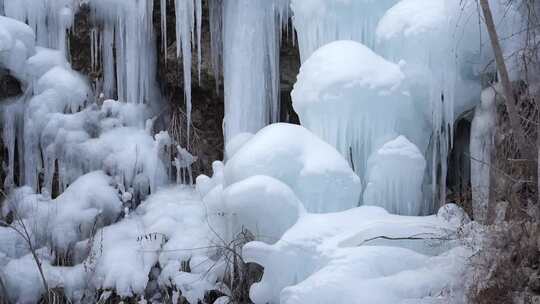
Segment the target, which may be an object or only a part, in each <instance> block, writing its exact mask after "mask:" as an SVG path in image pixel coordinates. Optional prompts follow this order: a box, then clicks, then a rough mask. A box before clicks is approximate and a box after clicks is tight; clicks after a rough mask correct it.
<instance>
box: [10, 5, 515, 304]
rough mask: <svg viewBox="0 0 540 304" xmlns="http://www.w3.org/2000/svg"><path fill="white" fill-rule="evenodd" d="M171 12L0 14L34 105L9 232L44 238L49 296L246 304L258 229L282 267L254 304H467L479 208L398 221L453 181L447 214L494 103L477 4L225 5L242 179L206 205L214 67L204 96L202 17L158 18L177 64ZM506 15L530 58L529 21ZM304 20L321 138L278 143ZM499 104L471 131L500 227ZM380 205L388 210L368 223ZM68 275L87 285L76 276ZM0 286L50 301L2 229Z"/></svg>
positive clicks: (213, 22) (476, 168)
mask: <svg viewBox="0 0 540 304" xmlns="http://www.w3.org/2000/svg"><path fill="white" fill-rule="evenodd" d="M154 2H156V0H154V1H144V0H133V1H125V0H84V1H82V2H81V1H77V0H53V1H51V0H0V12H1V13H2V14H3V15H5V16H0V67H1V68H2V69H3V70H6V71H7V72H8V73H9V74H11V75H13V76H14V77H16V78H17V79H18V80H19V81H20V82H21V84H22V89H23V94H21V95H20V96H17V97H14V98H11V99H9V100H3V101H2V103H1V105H0V118H1V121H0V123H1V128H2V133H1V136H2V142H3V144H4V145H5V147H6V151H7V159H6V161H5V168H7V170H5V172H6V179H5V180H4V181H3V182H4V185H5V187H4V188H5V189H7V190H8V191H9V192H10V195H9V197H8V199H7V200H6V201H5V203H2V205H1V206H2V210H1V216H0V218H1V219H4V218H8V215H9V217H13V218H14V222H13V223H12V226H13V228H16V229H20V228H22V227H23V226H24V227H27V228H28V229H29V236H30V241H31V242H32V244H33V246H34V247H35V249H36V254H37V257H38V258H39V260H40V261H41V262H42V265H43V268H44V275H45V277H46V280H47V281H48V283H49V287H51V288H55V287H61V288H63V290H64V291H65V294H66V296H67V297H68V298H69V299H70V300H71V301H72V302H75V303H77V302H80V301H81V299H82V298H83V297H92V296H94V295H95V294H96V291H98V290H101V296H102V297H103V298H102V299H105V300H106V298H107V297H109V296H111V294H112V292H114V293H116V294H117V295H119V296H120V297H139V298H140V299H141V301H146V300H150V299H145V296H146V295H147V294H154V295H155V294H159V290H165V289H168V290H173V293H172V298H173V301H174V299H176V300H178V299H179V297H180V294H181V296H183V297H184V298H186V299H187V301H188V302H190V303H198V302H199V301H201V300H203V299H204V297H205V293H206V292H207V291H208V290H218V291H220V292H222V293H223V294H224V296H223V297H220V298H219V299H218V300H217V302H215V303H226V302H227V301H228V300H229V299H232V298H233V296H234V295H233V294H232V293H231V292H232V291H231V290H229V289H228V288H227V287H225V285H224V284H223V283H224V282H225V283H226V282H228V281H230V279H231V278H232V277H234V276H235V275H236V274H235V273H234V270H231V267H230V260H231V259H230V256H228V253H227V252H228V250H227V249H226V248H227V246H230V242H233V241H236V240H235V238H236V237H237V236H238V234H239V233H243V232H245V231H249V232H250V233H251V235H252V236H253V237H254V239H255V240H256V241H255V242H251V243H248V244H247V245H246V246H244V247H243V248H242V250H241V252H242V257H243V258H244V259H246V261H251V262H255V263H258V264H260V265H262V266H263V267H264V275H263V278H262V280H261V281H260V282H259V283H256V284H254V285H253V286H252V288H251V293H250V296H251V300H253V301H254V302H255V303H298V304H299V303H311V302H324V303H326V302H336V301H337V302H344V303H345V302H346V303H365V302H368V303H372V302H373V303H374V302H376V303H397V302H415V301H422V302H426V301H427V302H430V301H432V302H435V301H440V300H441V299H440V297H446V296H448V294H447V293H446V292H447V291H451V292H450V295H449V296H450V297H452V296H456V294H454V291H455V293H457V296H459V293H460V290H462V289H461V288H462V286H460V284H461V283H462V282H461V281H460V277H461V271H462V269H463V266H464V265H465V261H466V258H467V257H468V256H469V255H470V254H471V252H470V250H469V249H468V248H466V247H462V246H461V244H460V243H458V242H456V241H455V240H454V238H455V234H456V230H457V229H458V227H462V226H463V225H467V218H466V216H465V215H464V214H463V213H464V212H463V210H461V209H460V208H458V207H456V206H453V205H445V206H444V207H443V208H442V209H441V210H440V211H439V212H438V214H437V215H436V216H435V215H432V216H425V217H418V216H402V215H397V214H406V215H417V214H427V213H433V212H434V211H435V210H434V208H430V206H423V205H422V204H423V203H424V201H425V200H426V197H425V196H426V195H425V194H426V193H422V189H425V187H424V186H426V185H427V184H429V183H431V184H432V185H433V186H434V187H435V186H436V184H437V183H438V184H439V185H441V186H442V188H441V192H442V193H441V194H440V197H442V198H444V185H445V181H444V178H445V175H446V167H445V164H446V153H447V151H448V149H449V148H450V147H449V146H448V145H449V143H450V142H451V139H452V132H453V122H454V119H455V117H457V115H459V114H460V113H461V112H463V111H464V110H466V109H468V108H472V107H474V106H475V104H476V103H478V96H479V94H480V82H479V75H480V74H481V73H482V71H480V68H481V67H482V66H483V65H484V64H486V63H488V62H489V60H490V57H491V54H490V53H489V52H488V51H485V50H484V49H487V48H484V47H483V46H484V44H483V43H478V36H479V35H480V34H481V31H483V29H480V28H481V27H479V26H477V25H478V24H479V20H478V15H477V13H476V8H475V7H474V5H475V3H474V1H473V0H467V1H455V0H430V1H422V0H401V1H397V0H378V1H373V0H357V1H354V0H347V1H341V0H339V1H338V0H291V1H290V2H289V1H288V0H275V1H267V0H209V1H208V13H209V19H210V20H209V21H210V35H211V53H212V67H213V69H214V75H215V78H216V80H217V81H218V83H217V85H218V88H219V80H220V72H221V70H223V77H224V90H225V118H224V135H225V141H226V149H225V150H226V151H225V160H224V161H225V163H224V162H221V161H215V162H214V163H213V166H212V167H213V168H212V169H213V175H212V176H211V177H209V176H205V175H201V176H199V177H197V178H196V184H195V185H194V186H193V185H191V184H192V181H193V176H192V172H191V168H190V167H191V165H192V164H193V163H194V162H195V161H196V158H195V157H194V156H192V155H191V154H190V153H189V148H190V147H189V145H190V139H189V135H190V130H189V128H190V126H191V121H190V119H191V118H190V112H191V80H192V75H191V74H192V62H194V61H195V60H193V58H194V55H193V54H195V53H196V54H197V60H196V61H197V67H198V74H199V75H197V76H199V78H200V67H201V35H202V20H203V18H202V14H203V5H202V3H203V2H202V0H175V1H174V5H170V4H172V2H173V1H170V2H169V1H167V0H160V2H159V4H160V6H161V10H160V11H159V18H160V20H159V22H160V28H161V31H162V35H161V37H162V39H163V40H162V41H161V42H160V43H159V44H158V43H156V41H155V35H154V32H153V31H154V24H153V17H154V16H153V13H154V12H153V4H154ZM428 2H429V3H428ZM490 3H491V4H492V8H493V12H494V15H495V17H496V19H497V20H498V23H497V24H498V26H499V27H500V33H501V37H507V39H504V42H503V47H504V51H505V54H507V55H508V54H512V53H513V52H515V51H516V46H518V45H517V41H518V39H519V35H515V36H512V35H510V34H512V33H514V32H515V29H516V27H517V26H519V18H518V14H517V10H516V7H514V6H512V5H511V6H506V4H503V3H502V2H501V1H499V0H492V1H490ZM81 4H83V5H88V6H89V8H90V11H91V17H92V18H91V21H92V22H94V28H93V29H91V34H90V37H91V41H90V45H91V58H90V61H91V63H92V69H93V71H94V72H99V73H98V74H102V75H103V76H102V79H99V80H97V83H96V86H91V85H89V83H88V80H87V79H86V78H85V77H83V76H82V75H80V74H79V73H77V72H75V71H74V70H73V69H72V68H71V65H70V61H69V60H70V58H69V42H68V39H67V33H68V32H69V30H70V29H71V27H72V26H73V24H74V22H73V21H74V16H75V14H76V13H77V10H78V9H79V7H80V5H81ZM168 4H169V7H173V8H174V10H175V19H176V20H175V23H176V28H175V32H176V51H177V54H176V55H177V56H178V57H181V60H182V70H183V76H184V90H185V92H184V100H185V102H186V110H187V111H186V115H187V126H186V129H187V133H186V134H187V137H188V138H187V145H186V147H185V148H184V147H182V146H181V145H179V144H183V143H175V142H173V140H172V138H171V137H170V136H169V134H168V133H167V132H163V131H162V132H156V129H157V128H158V127H161V125H159V124H160V123H162V121H159V123H156V121H157V120H159V119H160V118H158V117H157V116H156V114H157V113H158V112H160V111H161V109H160V107H161V99H162V97H161V92H160V91H159V89H158V85H157V83H156V69H157V66H156V63H157V60H156V56H157V48H156V46H157V45H161V47H162V48H163V52H165V54H164V55H165V56H167V50H168V45H167V5H168ZM289 4H290V8H291V12H292V13H293V14H294V16H292V18H293V24H294V27H295V29H296V34H297V35H298V43H299V48H300V53H301V61H302V62H303V65H302V68H301V71H300V75H299V76H298V82H297V83H296V85H295V87H294V91H293V94H292V98H293V103H294V108H295V110H296V111H297V112H298V114H299V116H300V119H301V122H302V125H303V126H296V125H289V124H272V125H270V126H267V125H268V124H270V123H272V122H276V121H278V119H279V91H280V88H279V83H280V82H279V71H278V67H279V47H280V36H281V31H282V30H283V29H284V28H285V27H286V25H287V24H288V22H289V18H290V15H289V14H290V11H289ZM463 12H465V14H462V13H463ZM503 16H504V17H505V18H504V19H502V17H503ZM25 22H26V23H27V24H25ZM471 24H472V25H471ZM482 36H483V37H485V36H486V35H484V34H483V33H482ZM293 37H294V33H293ZM293 39H294V38H293ZM471 62H473V64H471ZM221 65H223V66H221ZM471 66H472V67H471ZM509 66H510V68H511V70H512V72H515V69H514V68H515V67H516V63H515V62H510V61H509ZM513 76H516V75H515V73H513ZM494 95H495V92H494V91H493V89H487V90H485V91H484V92H483V93H482V98H481V104H480V105H478V106H476V111H475V117H474V120H473V124H472V125H473V126H472V132H471V151H470V152H471V156H472V157H474V158H478V159H480V160H483V161H481V162H474V161H473V162H472V164H471V170H472V172H471V173H472V174H471V175H472V185H473V200H474V213H475V214H474V215H475V218H478V219H480V220H482V218H484V217H485V210H486V196H487V194H488V193H489V192H488V187H489V168H488V164H489V154H488V153H487V152H486V151H489V147H490V145H492V144H493V143H492V136H493V131H492V127H491V126H492V125H493V119H494V111H495V109H494V106H495V96H494ZM111 98H114V99H117V100H112V99H111ZM312 132H313V133H312ZM186 148H187V149H186ZM426 160H427V161H429V163H427V162H426ZM439 165H440V167H441V169H440V170H441V172H436V171H437V168H438V167H439ZM426 167H427V168H426ZM426 169H427V170H431V173H432V174H431V176H432V180H431V181H430V180H429V178H426V177H427V176H425V174H424V172H425V171H426ZM355 172H356V173H355ZM439 173H440V174H439ZM359 176H360V177H361V178H359ZM436 176H440V177H441V180H438V181H437V180H435V179H436V178H435V177H436ZM175 179H176V181H177V182H179V183H184V184H189V185H171V184H173V183H174V181H175ZM361 180H363V181H364V183H365V185H362V183H361ZM363 189H365V190H364V191H363V193H362V190H363ZM423 194H424V195H423ZM361 200H363V203H364V204H367V205H377V206H382V207H384V208H385V209H387V211H385V210H383V209H382V208H379V207H374V206H361V207H357V206H358V204H360V203H361ZM428 200H429V199H428ZM388 212H390V213H396V214H394V215H392V214H389V213H388ZM224 252H225V253H224ZM68 255H69V256H70V257H71V258H72V261H70V263H71V262H72V264H70V265H71V266H58V264H59V263H60V260H61V259H62V258H63V257H65V256H68ZM396 261H399V263H397V262H396ZM0 279H1V280H2V282H3V283H5V285H6V287H7V290H8V296H9V298H10V300H12V301H14V302H18V303H35V302H37V301H39V298H40V296H41V294H42V293H43V291H44V290H43V286H42V284H41V278H40V274H39V273H38V271H37V268H36V265H35V261H34V257H33V256H32V255H31V252H30V250H29V248H28V244H27V243H26V242H25V240H23V239H22V238H21V237H20V236H19V235H18V234H17V232H16V231H15V230H13V229H10V228H9V227H4V226H2V227H0ZM434 295H438V296H437V297H439V298H438V299H435V296H434ZM445 299H446V298H445ZM86 300H88V298H86ZM94 300H95V302H97V301H98V299H94ZM89 301H92V300H89Z"/></svg>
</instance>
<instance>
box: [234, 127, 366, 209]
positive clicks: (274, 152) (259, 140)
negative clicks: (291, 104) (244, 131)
mask: <svg viewBox="0 0 540 304" xmlns="http://www.w3.org/2000/svg"><path fill="white" fill-rule="evenodd" d="M255 175H267V176H270V177H273V178H275V179H277V180H280V181H281V182H283V183H285V184H286V185H288V186H289V187H290V188H291V189H292V190H293V191H294V193H295V194H296V196H297V197H298V198H299V199H300V201H301V202H302V203H303V204H304V206H305V208H306V209H307V210H308V211H310V212H332V211H340V210H345V209H349V208H352V207H355V206H357V204H358V201H359V197H360V193H361V191H362V185H361V183H360V178H358V176H357V175H356V174H355V173H354V172H353V171H352V170H351V168H350V167H349V165H348V164H347V162H346V161H345V159H344V158H343V157H342V156H341V155H340V154H339V153H338V152H337V151H336V150H335V149H334V148H333V147H331V146H330V145H328V144H327V143H325V142H323V141H322V140H320V139H319V138H317V137H316V136H315V135H314V134H312V133H310V132H309V131H308V130H307V129H305V128H304V127H301V126H297V125H291V124H285V123H279V124H272V125H270V126H268V127H266V128H264V129H262V130H261V131H259V132H258V133H257V134H255V136H253V138H252V139H250V140H249V141H248V142H247V143H246V144H245V145H244V146H243V147H242V148H241V149H240V150H239V151H237V152H236V153H235V154H234V156H233V157H232V158H231V159H230V160H229V161H228V162H227V163H226V166H225V185H226V186H229V185H232V184H234V183H237V182H240V181H242V180H245V179H247V178H248V177H251V176H255Z"/></svg>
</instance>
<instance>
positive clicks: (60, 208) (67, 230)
mask: <svg viewBox="0 0 540 304" xmlns="http://www.w3.org/2000/svg"><path fill="white" fill-rule="evenodd" d="M110 183H111V178H110V177H108V176H106V175H105V174H104V173H103V172H101V171H96V172H91V173H88V174H86V175H83V176H81V177H80V178H78V179H77V180H76V181H75V182H74V183H73V184H72V185H70V186H69V187H68V188H67V189H66V191H65V192H64V193H62V194H61V195H60V196H58V197H57V198H55V199H50V197H48V194H47V193H44V194H35V193H34V192H33V191H32V190H31V189H30V188H29V187H22V188H18V189H16V190H15V191H14V192H13V193H12V194H11V195H10V197H9V198H8V200H7V203H6V204H4V207H3V209H2V214H3V216H6V215H7V214H9V213H12V214H13V215H14V216H15V217H16V219H17V221H15V223H14V226H15V227H16V228H17V229H23V225H24V226H25V227H26V228H27V229H28V230H29V234H30V235H31V237H32V242H33V245H34V247H35V248H41V247H44V246H48V247H49V248H56V249H57V250H58V251H60V252H62V251H66V250H68V249H69V248H70V247H72V246H73V245H74V244H75V243H76V242H78V241H81V240H84V239H86V238H88V237H90V236H91V235H92V234H93V233H94V232H95V231H94V229H95V228H99V227H102V226H104V225H108V224H110V223H112V222H113V221H114V220H116V218H117V216H118V215H119V213H120V211H121V206H122V204H121V202H120V200H119V198H118V195H117V192H116V189H114V188H113V187H112V186H111V185H110ZM10 231H11V230H10V228H3V227H2V228H0V234H2V235H3V236H5V235H8V236H9V235H11V237H9V238H7V239H3V240H2V243H3V246H2V247H1V248H0V251H1V252H3V253H4V254H6V255H8V256H9V257H12V258H16V257H20V256H22V255H23V254H26V253H29V251H28V248H26V246H25V245H26V244H25V243H24V242H23V240H22V239H21V238H20V236H19V235H17V237H15V235H14V234H12V233H10Z"/></svg>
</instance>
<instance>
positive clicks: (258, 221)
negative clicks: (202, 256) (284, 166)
mask: <svg viewBox="0 0 540 304" xmlns="http://www.w3.org/2000/svg"><path fill="white" fill-rule="evenodd" d="M223 203H224V212H226V214H228V215H229V216H230V219H229V221H230V224H229V225H230V227H231V228H230V229H231V231H229V235H230V236H231V237H234V236H236V235H238V234H239V233H240V232H242V229H247V230H249V231H250V232H251V233H252V234H253V235H254V236H255V238H256V239H259V240H264V241H265V242H267V243H274V242H276V241H277V240H279V239H280V238H281V236H282V235H283V234H284V233H285V231H287V230H288V229H289V228H290V227H292V226H293V225H294V224H295V223H296V221H297V220H298V218H299V217H300V216H302V215H303V214H304V213H305V210H304V206H303V205H302V203H301V202H300V201H299V200H298V198H296V195H295V194H294V192H293V191H292V190H291V188H289V187H288V186H287V185H285V184H284V183H282V182H280V181H279V180H276V179H274V178H272V177H269V176H262V175H258V176H252V177H249V178H247V179H245V180H242V181H240V182H238V183H234V184H232V185H230V186H229V187H227V188H226V189H225V191H224V193H223Z"/></svg>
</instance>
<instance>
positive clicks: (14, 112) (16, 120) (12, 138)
mask: <svg viewBox="0 0 540 304" xmlns="http://www.w3.org/2000/svg"><path fill="white" fill-rule="evenodd" d="M24 98H25V97H24V96H23V97H21V98H20V99H19V100H16V101H14V102H12V103H9V102H6V101H4V103H6V104H5V105H4V106H2V107H0V118H2V120H1V121H2V134H1V135H2V142H3V143H4V146H5V147H6V148H7V164H5V165H7V168H5V169H7V170H6V179H5V181H4V189H7V190H9V189H11V188H12V187H13V186H14V185H15V174H20V173H18V172H15V154H16V153H17V152H18V150H20V149H19V148H18V147H17V146H22V145H21V143H18V145H17V141H18V140H20V139H21V138H22V137H21V136H20V135H21V132H22V129H23V121H24V118H23V113H24ZM20 160H21V159H20V155H19V167H20V168H21V169H22V166H23V164H22V162H21V161H20ZM0 165H3V164H0ZM19 177H22V176H21V175H19Z"/></svg>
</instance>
